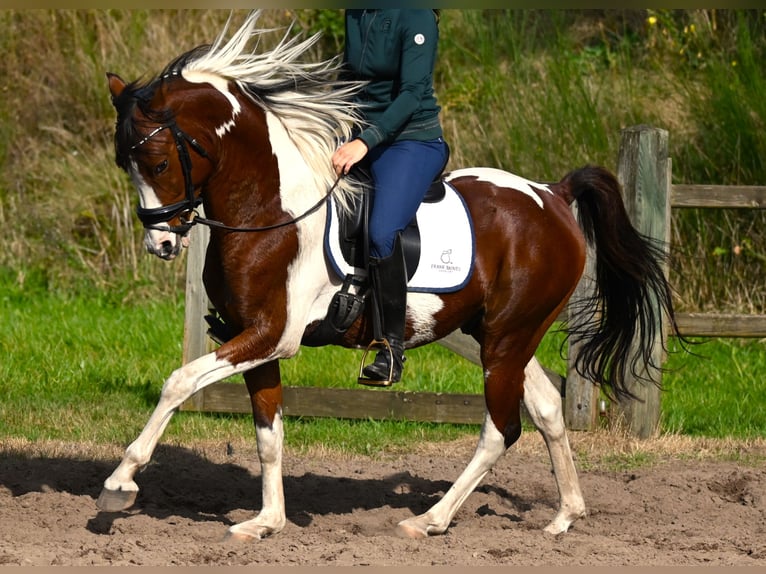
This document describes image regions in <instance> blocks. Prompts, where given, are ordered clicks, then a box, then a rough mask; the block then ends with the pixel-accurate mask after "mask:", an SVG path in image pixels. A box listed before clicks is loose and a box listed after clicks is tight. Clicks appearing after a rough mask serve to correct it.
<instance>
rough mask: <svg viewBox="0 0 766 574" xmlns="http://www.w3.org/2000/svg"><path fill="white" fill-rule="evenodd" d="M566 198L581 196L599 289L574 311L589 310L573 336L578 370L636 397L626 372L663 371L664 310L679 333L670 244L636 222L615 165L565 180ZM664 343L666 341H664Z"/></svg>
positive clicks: (580, 171)
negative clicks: (669, 273)
mask: <svg viewBox="0 0 766 574" xmlns="http://www.w3.org/2000/svg"><path fill="white" fill-rule="evenodd" d="M561 184H562V189H563V191H564V194H565V196H568V199H569V200H570V201H576V202H577V208H578V218H579V223H580V226H581V227H582V230H583V234H584V235H585V239H586V241H587V242H588V243H589V244H591V245H594V247H595V259H596V262H595V274H596V275H595V278H594V279H595V287H594V290H595V293H594V294H593V296H592V298H590V299H586V300H584V301H580V302H579V304H578V303H577V302H576V303H575V308H570V314H579V313H584V314H585V315H584V316H579V317H578V318H577V321H576V325H573V324H572V323H573V321H572V319H570V321H569V323H570V327H569V337H570V340H572V341H575V340H576V342H577V343H578V344H579V345H580V347H579V352H578V354H577V357H576V358H575V364H574V366H575V369H576V370H577V372H578V373H579V374H580V375H581V376H583V377H584V378H585V379H586V380H590V381H593V382H594V383H596V384H599V385H606V386H607V387H611V389H612V391H613V392H614V394H615V395H616V397H617V398H618V399H620V398H623V397H625V398H635V395H634V394H633V393H631V392H630V390H629V389H628V388H627V378H628V376H629V375H632V376H633V377H634V378H637V379H646V378H647V376H646V373H647V372H649V371H650V370H651V369H661V368H662V367H661V365H657V364H655V362H654V359H653V358H652V349H653V346H654V342H655V340H656V339H657V337H661V336H662V325H663V312H664V314H665V316H666V317H667V319H668V323H669V326H670V328H671V329H672V330H673V331H674V334H676V335H678V328H677V325H676V321H675V315H674V311H673V302H672V291H671V288H670V286H669V284H668V282H667V280H666V278H665V273H664V272H663V267H662V264H663V263H664V261H665V260H666V258H667V254H666V252H665V250H664V249H663V245H662V244H661V243H659V242H657V241H655V240H653V239H651V238H649V237H647V236H645V235H642V234H641V233H640V232H639V231H638V230H636V229H635V228H634V227H633V225H632V224H631V222H630V220H629V218H628V214H627V212H626V210H625V206H624V204H623V200H622V196H621V195H620V183H619V181H618V180H617V178H616V177H615V176H614V175H613V174H612V173H611V172H609V171H608V170H606V169H604V168H601V167H594V166H585V167H583V168H580V169H577V170H574V171H572V172H570V173H569V174H567V175H566V176H565V177H564V179H562V181H561ZM663 344H664V342H663Z"/></svg>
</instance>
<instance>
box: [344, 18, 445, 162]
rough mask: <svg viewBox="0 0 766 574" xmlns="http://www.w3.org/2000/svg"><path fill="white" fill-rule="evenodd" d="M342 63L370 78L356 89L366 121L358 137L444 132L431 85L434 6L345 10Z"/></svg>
mask: <svg viewBox="0 0 766 574" xmlns="http://www.w3.org/2000/svg"><path fill="white" fill-rule="evenodd" d="M345 22H346V46H345V52H344V59H345V66H346V70H347V72H348V73H349V75H350V76H351V77H352V78H354V79H357V80H365V81H369V84H368V85H367V87H366V88H365V89H364V90H363V91H362V92H361V93H360V94H359V96H358V100H359V102H361V103H362V104H363V108H362V111H363V113H364V116H365V119H366V120H367V121H368V122H369V125H368V126H366V127H365V128H364V129H363V130H362V132H361V134H360V135H359V137H360V139H362V140H363V141H364V143H365V144H367V147H368V149H372V148H374V147H375V146H377V145H378V144H381V143H391V142H393V141H396V140H402V139H410V140H420V141H427V140H433V139H436V138H438V137H441V136H442V128H441V124H440V123H439V110H440V107H439V106H438V105H437V103H436V97H435V96H434V90H433V69H434V63H435V61H436V48H437V43H438V40H439V27H438V25H437V21H436V15H435V14H434V12H433V10H366V9H365V10H346V15H345Z"/></svg>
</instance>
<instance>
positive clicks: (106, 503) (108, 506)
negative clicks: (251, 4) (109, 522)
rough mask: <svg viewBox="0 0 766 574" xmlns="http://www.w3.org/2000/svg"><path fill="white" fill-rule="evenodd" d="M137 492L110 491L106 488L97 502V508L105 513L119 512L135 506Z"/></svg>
mask: <svg viewBox="0 0 766 574" xmlns="http://www.w3.org/2000/svg"><path fill="white" fill-rule="evenodd" d="M137 495H138V491H137V490H122V489H120V490H109V489H107V488H104V489H102V490H101V494H100V495H99V497H98V500H97V501H96V507H97V508H98V509H99V510H102V511H104V512H119V511H121V510H126V509H128V508H130V507H131V506H133V504H135V502H136V496H137Z"/></svg>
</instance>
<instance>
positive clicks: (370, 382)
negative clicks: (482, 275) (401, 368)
mask: <svg viewBox="0 0 766 574" xmlns="http://www.w3.org/2000/svg"><path fill="white" fill-rule="evenodd" d="M374 348H379V349H380V350H384V349H385V350H386V351H387V352H388V380H378V379H370V378H368V377H365V376H364V374H363V373H364V367H365V364H364V362H365V360H366V359H367V355H368V353H369V352H370V351H371V350H372V349H374ZM393 378H394V352H393V350H392V349H391V344H390V343H389V342H388V339H386V338H385V337H383V338H382V339H373V340H372V342H371V343H370V344H369V345H367V348H366V349H365V351H364V354H363V355H362V363H361V365H360V366H359V377H358V378H357V382H358V383H359V384H360V385H366V386H368V387H390V386H391V385H392V384H393V383H394V381H393Z"/></svg>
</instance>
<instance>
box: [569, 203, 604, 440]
mask: <svg viewBox="0 0 766 574" xmlns="http://www.w3.org/2000/svg"><path fill="white" fill-rule="evenodd" d="M573 209H574V211H575V217H576V216H577V204H575V205H574V208H573ZM595 276H596V267H595V258H594V253H593V248H591V246H590V245H589V246H588V247H587V254H586V258H585V269H584V270H583V274H582V278H581V279H580V283H578V285H577V287H576V288H575V291H574V293H572V297H571V298H570V300H569V304H568V307H569V313H568V319H567V320H568V323H569V327H570V328H572V329H573V330H575V329H576V328H577V326H578V324H581V323H582V321H585V320H586V319H587V317H582V316H581V315H578V314H577V313H576V312H574V311H573V310H574V309H576V308H577V305H578V302H579V301H582V300H584V299H588V298H589V297H590V296H591V294H592V293H593V291H594V281H595ZM579 345H580V343H579V342H578V341H577V338H576V337H574V336H572V337H570V339H569V349H568V351H567V373H566V379H565V381H566V383H565V384H566V389H565V391H564V396H565V397H566V400H565V401H564V422H565V424H566V427H567V428H568V429H569V430H592V429H594V428H596V425H597V423H598V399H599V389H598V387H597V386H596V385H594V384H593V383H592V382H591V381H589V380H588V379H585V378H583V377H582V376H580V374H579V373H578V372H577V371H576V370H575V368H574V358H575V357H576V356H577V352H578V346H579Z"/></svg>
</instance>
